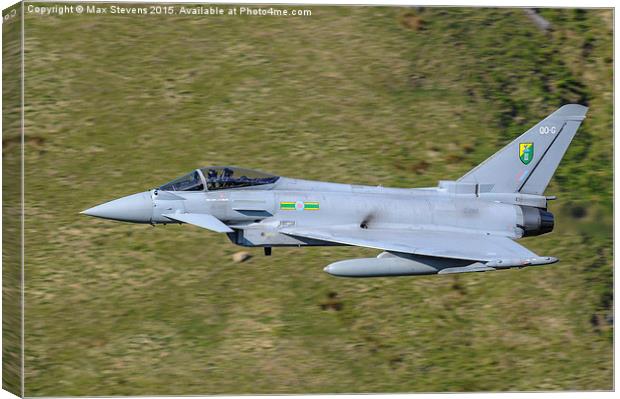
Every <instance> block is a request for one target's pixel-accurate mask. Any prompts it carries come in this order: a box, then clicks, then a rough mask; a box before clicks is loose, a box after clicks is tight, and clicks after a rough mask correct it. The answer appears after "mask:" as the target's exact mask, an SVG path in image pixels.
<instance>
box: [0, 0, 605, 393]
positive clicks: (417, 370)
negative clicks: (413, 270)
mask: <svg viewBox="0 0 620 399" xmlns="http://www.w3.org/2000/svg"><path fill="white" fill-rule="evenodd" d="M222 7H224V8H230V6H222ZM274 8H288V9H293V8H294V9H309V10H311V12H312V15H311V16H306V17H270V16H265V17H248V16H237V17H231V16H230V17H229V16H220V17H216V16H179V15H176V16H169V15H168V16H164V15H161V16H157V15H148V16H143V15H133V16H132V15H104V16H101V15H91V14H83V15H75V14H74V15H64V16H39V15H35V14H26V40H25V49H26V56H25V73H26V104H25V105H26V114H25V115H26V137H25V140H26V176H25V178H26V180H25V187H26V232H25V234H26V237H25V238H26V270H25V273H26V294H25V299H26V307H25V314H26V336H25V345H26V347H25V354H26V359H25V361H26V395H28V396H41V395H45V396H71V395H120V394H124V395H145V394H148V395H154V394H167V395H169V394H209V393H212V394H214V393H320V392H418V391H425V392H428V391H496V390H501V391H503V390H511V391H514V390H537V391H539V390H566V389H570V390H601V389H602V390H608V389H612V366H613V363H612V356H613V355H612V329H613V310H612V302H613V285H612V256H613V253H612V223H613V219H612V175H613V170H612V151H613V148H612V146H613V143H612V123H613V119H612V117H613V114H612V94H613V93H612V65H613V58H612V18H613V11H612V10H609V9H607V10H602V9H599V10H597V9H591V10H575V9H541V10H538V11H537V12H536V11H527V10H524V9H507V8H503V9H485V8H399V7H311V6H277V7H274ZM528 12H534V13H535V15H530V14H528ZM539 18H543V19H544V20H540V19H539ZM575 102H576V103H580V104H585V105H588V106H589V107H590V110H589V112H588V118H587V120H586V121H585V122H584V124H583V125H582V127H581V128H580V130H579V132H578V135H577V137H576V139H575V140H574V142H573V144H572V145H571V147H570V149H569V150H568V153H567V154H566V157H565V158H564V161H563V163H562V164H561V166H560V168H559V170H558V172H557V174H556V176H555V178H554V179H553V181H552V183H551V185H550V186H549V189H548V190H547V194H548V195H557V196H558V198H559V199H558V201H555V202H552V203H551V208H550V210H551V211H552V212H554V213H555V214H556V218H557V222H556V228H555V231H554V232H553V233H551V234H549V235H546V236H542V237H538V238H533V239H532V238H530V239H526V240H524V241H523V244H525V245H527V246H528V247H529V248H531V249H532V250H533V251H535V252H537V253H541V254H545V255H552V256H557V257H559V258H560V259H561V262H560V263H558V264H556V265H553V266H549V267H541V268H529V269H523V270H518V271H505V272H497V273H485V274H467V275H457V276H441V277H440V276H428V277H414V278H407V277H405V278H391V279H389V278H379V279H362V280H356V279H339V278H334V277H331V276H329V275H327V274H325V273H324V272H323V271H322V268H323V267H324V266H325V265H326V264H328V263H331V262H334V261H337V260H339V259H344V258H351V257H364V256H372V255H375V254H376V251H373V250H367V249H360V248H310V249H278V248H276V249H275V250H274V255H273V256H271V257H263V256H261V255H262V252H261V250H260V249H251V250H250V253H251V254H252V255H254V257H252V258H251V259H249V260H248V261H246V262H243V263H235V262H233V260H232V255H233V254H235V253H236V252H238V251H240V250H241V248H239V247H235V246H233V245H232V244H230V243H229V242H228V241H227V239H226V237H224V236H222V235H217V234H215V233H211V232H208V231H205V230H201V229H199V228H196V227H192V226H187V225H185V226H167V227H162V226H160V227H155V228H154V227H151V226H148V225H130V224H122V223H115V222H110V221H103V220H97V219H93V218H88V217H84V216H81V215H79V212H80V211H81V210H83V209H85V208H87V207H91V206H93V205H96V204H99V203H101V202H105V201H107V200H111V199H114V198H117V197H120V196H124V195H127V194H131V193H135V192H139V191H143V190H146V189H149V188H153V187H155V186H158V185H161V184H163V183H165V182H166V181H169V180H171V179H173V178H175V177H177V176H179V175H182V174H184V173H186V172H188V171H190V170H191V169H193V168H196V167H201V166H206V165H210V164H234V165H237V166H243V167H249V168H256V169H261V170H265V171H269V172H272V173H275V174H279V175H283V176H290V177H297V178H305V179H317V180H330V181H336V182H347V183H357V184H369V185H379V184H381V185H384V186H394V187H424V186H435V185H436V184H437V181H438V180H439V179H456V178H458V177H460V176H461V175H463V174H464V173H465V172H466V171H468V170H469V169H471V168H472V167H473V166H475V165H476V164H478V163H480V162H481V161H482V160H484V159H485V158H487V157H488V156H489V155H491V154H492V153H494V152H495V151H496V150H497V149H499V148H500V147H501V146H503V145H504V144H506V143H507V142H509V141H510V140H511V139H512V138H514V137H516V136H517V135H519V134H520V133H521V132H523V131H524V130H526V129H528V128H529V127H530V126H531V125H533V124H535V123H536V122H538V121H539V120H540V119H542V118H544V117H545V116H546V115H547V114H549V113H550V112H552V111H553V110H555V109H556V108H557V107H559V106H561V105H563V104H565V103H575ZM11 140H12V139H11V137H10V136H9V137H5V143H4V146H5V149H6V148H8V149H9V150H10V147H11V145H14V144H12V143H13V142H12V141H11Z"/></svg>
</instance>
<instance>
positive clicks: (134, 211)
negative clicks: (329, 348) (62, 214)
mask: <svg viewBox="0 0 620 399" xmlns="http://www.w3.org/2000/svg"><path fill="white" fill-rule="evenodd" d="M80 213H82V214H84V215H88V216H95V217H98V218H103V219H112V220H119V221H123V222H134V223H150V222H151V219H152V217H153V201H152V199H151V195H150V193H149V192H148V191H145V192H142V193H138V194H133V195H128V196H126V197H122V198H119V199H115V200H113V201H110V202H106V203H105V204H101V205H97V206H94V207H92V208H89V209H86V210H85V211H82V212H80Z"/></svg>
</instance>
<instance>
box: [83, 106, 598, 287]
mask: <svg viewBox="0 0 620 399" xmlns="http://www.w3.org/2000/svg"><path fill="white" fill-rule="evenodd" d="M586 111H587V108H586V107H584V106H581V105H577V104H569V105H565V106H563V107H561V108H559V109H558V110H557V111H555V112H554V113H552V114H551V115H549V116H548V117H547V118H545V119H543V120H542V121H541V122H539V123H538V124H536V125H535V126H534V127H532V128H531V129H530V130H528V131H527V132H525V133H523V134H522V135H521V136H519V137H518V138H516V139H515V140H514V141H512V142H511V143H509V144H508V145H506V146H505V147H504V148H502V149H501V150H500V151H499V152H497V153H496V154H494V155H493V156H492V157H490V158H488V159H487V160H486V161H484V162H483V163H481V164H480V165H478V166H476V167H475V168H474V169H472V170H471V171H469V172H467V173H466V174H465V175H464V176H462V177H461V178H460V179H458V180H456V181H440V182H439V184H438V186H437V187H430V188H387V187H381V186H379V187H374V186H361V185H351V184H340V183H328V182H320V181H308V180H300V179H291V178H287V177H281V176H275V175H272V174H268V173H263V172H258V171H254V170H249V169H242V168H237V167H222V166H212V167H206V168H200V169H196V170H194V171H192V172H190V173H189V174H187V175H185V176H182V177H180V178H178V179H176V180H173V181H171V182H170V183H167V184H164V185H163V186H161V187H159V188H156V189H152V190H149V191H145V192H141V193H138V194H133V195H129V196H127V197H123V198H120V199H116V200H113V201H110V202H106V203H104V204H102V205H98V206H95V207H93V208H90V209H87V210H85V211H83V212H82V213H83V214H86V215H90V216H96V217H100V218H104V219H112V220H119V221H124V222H134V223H150V224H153V225H154V224H166V223H187V224H192V225H194V226H198V227H201V228H203V229H207V230H211V231H215V232H218V233H226V234H227V235H228V238H229V239H230V240H231V241H232V242H233V243H235V244H238V245H242V246H248V247H264V251H265V254H266V255H271V248H272V247H302V246H325V245H355V246H361V247H368V248H374V249H378V250H381V251H383V252H381V253H380V254H379V255H378V256H377V257H376V258H361V259H348V260H342V261H339V262H335V263H332V264H330V265H329V266H327V267H325V269H324V270H325V271H326V272H327V273H329V274H332V275H335V276H342V277H379V276H406V275H426V274H448V273H467V272H486V271H493V270H500V269H509V268H522V267H525V266H536V265H546V264H551V263H555V262H557V261H558V259H556V258H554V257H550V256H539V255H536V254H535V253H533V252H532V251H530V250H528V249H527V248H525V247H523V246H521V245H520V244H518V243H517V242H516V241H515V240H517V239H519V238H522V237H528V236H537V235H541V234H545V233H549V232H551V231H552V230H553V225H554V217H553V214H552V213H550V212H549V211H548V210H547V201H549V200H552V199H555V197H548V196H545V195H544V191H545V189H546V187H547V185H548V184H549V181H550V180H551V177H552V176H553V174H554V172H555V170H556V168H557V167H558V164H559V163H560V161H561V159H562V157H563V156H564V153H565V152H566V150H567V148H568V146H569V144H570V142H571V141H572V139H573V137H574V136H575V134H576V132H577V129H578V128H579V125H580V124H581V121H582V120H583V119H584V118H585V115H586Z"/></svg>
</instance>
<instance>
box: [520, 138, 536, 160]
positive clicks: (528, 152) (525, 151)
mask: <svg viewBox="0 0 620 399" xmlns="http://www.w3.org/2000/svg"><path fill="white" fill-rule="evenodd" d="M533 158H534V143H519V159H520V160H521V162H523V164H524V165H527V164H529V163H530V162H532V159H533Z"/></svg>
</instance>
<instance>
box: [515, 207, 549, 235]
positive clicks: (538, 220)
mask: <svg viewBox="0 0 620 399" xmlns="http://www.w3.org/2000/svg"><path fill="white" fill-rule="evenodd" d="M519 208H521V213H522V221H521V223H520V224H519V225H518V227H520V228H522V229H523V237H530V236H539V235H541V234H546V233H549V232H551V231H553V226H554V217H553V213H551V212H547V211H545V210H543V209H540V208H534V207H532V206H520V207H519Z"/></svg>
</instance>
